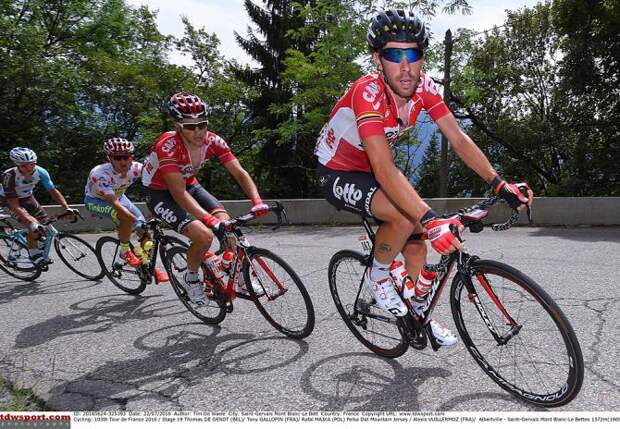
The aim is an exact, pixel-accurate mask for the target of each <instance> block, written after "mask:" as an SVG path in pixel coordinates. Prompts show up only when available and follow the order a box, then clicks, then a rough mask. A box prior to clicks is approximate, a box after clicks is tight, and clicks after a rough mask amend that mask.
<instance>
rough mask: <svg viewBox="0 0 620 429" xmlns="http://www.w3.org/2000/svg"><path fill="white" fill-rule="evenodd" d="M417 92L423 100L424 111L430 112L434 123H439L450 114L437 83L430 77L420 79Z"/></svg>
mask: <svg viewBox="0 0 620 429" xmlns="http://www.w3.org/2000/svg"><path fill="white" fill-rule="evenodd" d="M417 92H418V93H419V94H420V97H421V98H422V106H423V107H424V110H426V111H427V112H428V114H429V116H430V117H431V119H432V120H433V121H437V120H438V119H441V118H443V117H444V116H446V115H447V114H448V113H450V109H448V106H446V103H445V102H444V101H443V98H442V97H441V94H440V93H439V91H438V90H437V85H435V82H433V79H431V78H430V77H429V76H426V75H425V76H422V77H421V78H420V83H419V86H418V90H417Z"/></svg>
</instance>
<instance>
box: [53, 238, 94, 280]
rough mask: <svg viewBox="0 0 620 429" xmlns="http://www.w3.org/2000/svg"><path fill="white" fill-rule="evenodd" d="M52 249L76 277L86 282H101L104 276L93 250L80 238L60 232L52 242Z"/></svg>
mask: <svg viewBox="0 0 620 429" xmlns="http://www.w3.org/2000/svg"><path fill="white" fill-rule="evenodd" d="M54 248H55V249H56V253H57V254H58V256H59V257H60V259H61V260H62V262H64V263H65V265H66V266H67V267H69V269H70V270H71V271H73V272H74V273H76V274H77V275H79V276H81V277H84V278H85V279H88V280H101V279H102V278H103V276H104V275H105V272H104V271H103V269H102V268H101V266H100V264H99V262H98V261H99V260H98V258H97V253H96V252H95V249H93V246H91V245H90V244H88V243H87V242H86V241H85V240H83V239H81V238H80V237H76V236H75V235H73V234H67V233H64V232H61V233H59V234H58V235H57V236H56V239H55V240H54Z"/></svg>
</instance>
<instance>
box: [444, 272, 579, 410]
mask: <svg viewBox="0 0 620 429" xmlns="http://www.w3.org/2000/svg"><path fill="white" fill-rule="evenodd" d="M471 267H472V271H473V274H472V276H471V277H470V278H466V277H465V278H464V277H463V275H462V274H460V273H459V274H457V275H456V276H455V278H454V280H453V282H452V288H451V290H450V304H451V307H452V316H453V317H454V321H455V323H456V327H457V329H458V331H459V334H460V335H461V338H462V339H463V343H464V344H465V347H466V348H467V349H468V350H469V352H470V353H471V355H472V356H473V358H474V360H475V361H476V362H477V363H478V365H480V367H481V368H482V370H483V371H484V372H485V373H486V374H487V375H488V376H489V377H491V379H492V380H493V381H494V382H496V383H497V384H498V385H499V386H500V387H501V388H502V389H504V390H506V391H508V392H510V393H512V394H513V395H515V396H517V397H518V398H520V399H522V400H525V401H527V402H530V403H533V404H536V405H542V406H545V407H557V406H560V405H564V404H567V403H568V402H570V401H571V400H572V399H574V398H575V396H576V395H577V394H578V393H579V390H580V389H581V384H582V382H583V374H584V364H583V356H582V354H581V348H580V347H579V342H578V341H577V337H576V335H575V332H574V331H573V328H572V327H571V325H570V323H569V322H568V320H567V319H566V316H565V315H564V314H563V313H562V310H560V308H559V307H558V306H557V304H556V303H555V302H554V301H553V300H552V299H551V297H549V295H548V294H547V293H546V292H545V291H544V290H543V289H542V288H541V287H540V286H539V285H538V284H536V282H534V281H533V280H532V279H530V278H529V277H527V276H526V275H525V274H523V273H521V272H520V271H518V270H516V269H514V268H512V267H510V266H508V265H505V264H502V263H499V262H495V261H487V260H478V261H474V262H472V264H471ZM468 282H471V286H472V287H473V290H474V291H475V294H473V295H472V294H471V292H472V291H471V290H468V288H467V283H468ZM476 297H477V300H476ZM476 301H478V302H479V305H476ZM489 326H491V328H489ZM492 330H495V331H496V333H497V335H498V337H499V338H500V341H498V340H496V338H494V336H493V334H492ZM502 337H503V338H504V340H502V339H501V338H502ZM504 342H505V344H503V343H504Z"/></svg>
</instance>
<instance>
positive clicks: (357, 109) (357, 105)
mask: <svg viewBox="0 0 620 429" xmlns="http://www.w3.org/2000/svg"><path fill="white" fill-rule="evenodd" d="M351 97H352V99H351V108H352V109H353V114H354V115H355V121H356V122H357V130H358V133H359V135H360V138H361V139H365V138H366V137H369V136H375V135H385V130H384V129H383V118H384V116H383V114H384V112H385V108H386V99H385V92H384V91H382V90H381V88H380V87H379V84H378V83H377V82H375V81H373V80H371V81H368V82H361V83H360V84H358V86H357V88H355V90H354V91H353V94H352V96H351Z"/></svg>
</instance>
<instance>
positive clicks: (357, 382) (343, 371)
mask: <svg viewBox="0 0 620 429" xmlns="http://www.w3.org/2000/svg"><path fill="white" fill-rule="evenodd" d="M369 360H375V361H376V362H373V363H369V362H368V361H369ZM451 376H452V373H451V372H450V371H448V370H446V369H443V368H421V367H420V368H417V367H411V368H403V366H402V365H401V364H400V363H399V362H398V361H396V360H391V359H385V358H382V357H380V356H377V355H375V354H373V353H366V352H354V353H344V354H340V355H335V356H330V357H327V358H325V359H322V360H320V361H318V362H317V363H315V364H313V365H312V366H310V368H308V369H307V370H306V371H304V373H303V376H302V379H301V387H302V389H303V391H304V392H305V393H306V394H308V395H310V396H312V397H314V398H316V399H318V400H320V401H322V402H324V405H323V406H322V407H321V408H320V410H322V411H345V410H346V411H388V410H390V411H394V410H402V411H412V410H419V409H420V404H419V402H418V396H419V393H418V387H419V386H420V385H422V384H423V383H425V382H427V381H429V380H433V379H437V378H447V377H451Z"/></svg>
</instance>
